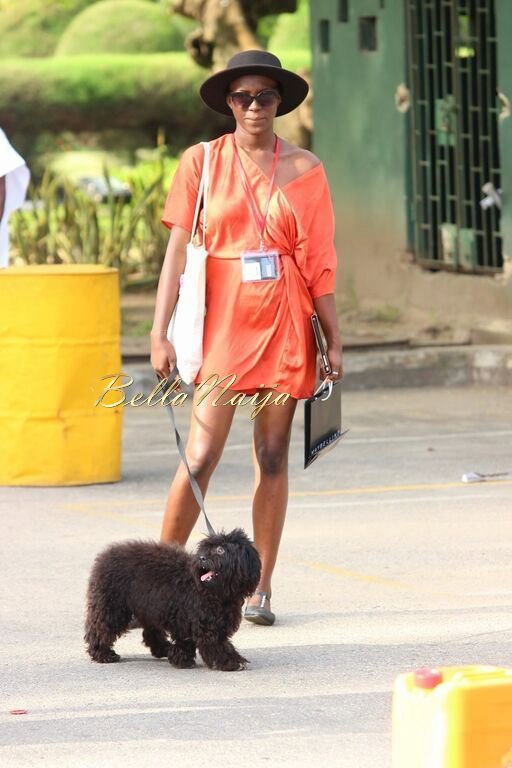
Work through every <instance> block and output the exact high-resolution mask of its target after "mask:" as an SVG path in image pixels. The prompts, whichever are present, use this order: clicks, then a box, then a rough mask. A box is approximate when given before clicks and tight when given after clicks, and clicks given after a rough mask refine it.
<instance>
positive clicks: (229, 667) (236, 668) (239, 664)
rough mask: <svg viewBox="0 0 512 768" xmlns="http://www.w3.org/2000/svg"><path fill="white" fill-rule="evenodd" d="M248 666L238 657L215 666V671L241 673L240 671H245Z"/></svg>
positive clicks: (246, 662)
mask: <svg viewBox="0 0 512 768" xmlns="http://www.w3.org/2000/svg"><path fill="white" fill-rule="evenodd" d="M248 664H249V661H248V660H247V659H244V658H243V657H242V656H240V657H239V658H236V659H227V660H225V661H223V662H222V663H219V664H216V665H215V669H218V670H219V671H220V672H242V670H244V669H247V665H248Z"/></svg>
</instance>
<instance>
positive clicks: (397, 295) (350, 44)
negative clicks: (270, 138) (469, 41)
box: [311, 0, 512, 332]
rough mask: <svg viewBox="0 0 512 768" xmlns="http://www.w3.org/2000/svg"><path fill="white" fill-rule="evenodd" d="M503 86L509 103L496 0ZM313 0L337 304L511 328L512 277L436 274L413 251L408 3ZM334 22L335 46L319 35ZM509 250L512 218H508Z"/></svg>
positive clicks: (508, 147)
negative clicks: (403, 102)
mask: <svg viewBox="0 0 512 768" xmlns="http://www.w3.org/2000/svg"><path fill="white" fill-rule="evenodd" d="M496 2H497V6H498V10H499V15H498V24H497V25H498V29H499V30H500V31H499V35H500V60H499V67H500V88H501V90H503V91H504V92H505V93H506V94H507V95H508V96H509V97H510V98H511V99H512V46H510V42H509V41H510V39H511V37H510V35H511V33H512V29H511V27H512V14H510V13H509V10H510V9H509V8H508V10H507V8H506V6H507V4H508V3H509V2H510V0H496ZM340 5H342V4H340V2H339V0H315V2H312V3H311V14H312V18H311V34H312V47H313V87H314V121H315V131H314V145H313V149H314V151H315V152H316V153H317V154H318V155H319V156H320V157H321V159H322V160H323V161H324V163H325V166H326V170H327V174H328V176H329V181H330V184H331V189H332V195H333V200H334V206H335V211H336V225H337V231H336V242H337V247H338V254H339V257H340V264H341V268H340V275H339V284H338V304H339V307H340V308H344V307H351V308H356V309H368V308H376V307H381V306H384V305H391V306H393V307H396V308H397V309H399V310H400V311H401V312H407V311H409V312H416V313H418V314H422V315H424V317H425V319H426V320H428V321H431V322H438V321H439V320H440V319H443V320H444V321H448V322H450V321H451V322H453V323H456V324H457V325H458V326H461V325H462V326H467V327H485V328H488V329H492V328H494V329H496V330H510V332H512V274H509V269H510V267H509V265H510V264H511V263H512V262H510V261H508V260H507V262H506V268H505V273H504V275H500V276H498V277H489V276H475V275H463V274H450V273H447V272H442V271H439V272H431V271H428V270H425V269H424V268H422V267H420V266H419V265H417V264H415V263H414V261H413V259H412V255H411V254H410V253H409V252H408V247H407V243H408V232H407V227H408V217H407V211H406V206H407V205H408V189H407V184H408V167H407V162H408V151H407V133H408V124H407V115H406V114H405V113H402V112H400V111H399V110H398V109H397V107H396V104H395V93H396V91H397V88H398V87H399V86H400V85H401V84H403V83H405V82H406V58H405V41H404V35H405V21H404V0H349V2H348V6H349V12H350V16H349V21H348V23H345V22H343V21H340V20H339V16H338V14H339V11H340ZM363 16H375V17H376V18H377V39H378V48H377V50H376V51H373V52H364V51H361V50H360V49H359V18H360V17H363ZM327 26H328V27H329V48H330V50H329V52H323V51H322V36H321V31H322V32H323V33H324V43H323V44H324V45H325V33H326V27H327ZM500 130H501V136H502V163H503V188H504V190H505V191H506V190H507V188H509V189H510V186H511V185H510V182H511V181H512V179H511V176H512V117H511V118H509V119H508V120H505V121H503V122H502V124H501V128H500ZM503 230H504V234H505V237H506V240H505V252H506V254H507V255H508V256H511V255H512V214H511V212H510V211H509V210H507V211H506V212H505V214H504V217H503Z"/></svg>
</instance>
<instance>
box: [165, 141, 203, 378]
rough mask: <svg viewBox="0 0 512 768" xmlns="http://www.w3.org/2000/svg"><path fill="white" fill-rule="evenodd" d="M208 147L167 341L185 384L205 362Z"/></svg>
mask: <svg viewBox="0 0 512 768" xmlns="http://www.w3.org/2000/svg"><path fill="white" fill-rule="evenodd" d="M201 143H202V145H203V147H204V160H203V172H202V174H201V181H200V184H199V191H198V193H197V202H196V210H195V213H194V222H193V224H192V232H191V233H190V241H189V243H187V261H186V264H185V271H184V273H183V274H182V275H181V277H180V289H179V294H178V301H177V303H176V307H175V309H174V312H173V315H172V317H171V322H170V323H169V328H168V330H167V338H168V339H169V341H170V342H171V344H172V345H173V347H174V349H175V350H176V365H177V368H178V371H179V374H180V377H181V379H182V381H184V382H185V384H191V383H192V382H193V381H194V379H195V377H196V375H197V372H198V371H199V369H200V367H201V365H202V363H203V327H204V314H205V285H206V263H205V262H206V257H207V256H208V253H207V251H206V248H205V239H204V238H205V229H206V208H207V203H208V185H209V178H210V145H209V143H208V142H206V141H203V142H201ZM201 200H203V201H204V202H203V233H202V243H201V245H199V246H195V245H194V243H193V239H194V235H195V232H196V228H197V221H198V218H199V209H200V207H201Z"/></svg>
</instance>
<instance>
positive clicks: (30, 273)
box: [0, 264, 122, 485]
mask: <svg viewBox="0 0 512 768" xmlns="http://www.w3.org/2000/svg"><path fill="white" fill-rule="evenodd" d="M119 332H120V307H119V280H118V273H117V270H116V269H109V268H106V267H102V266H98V265H95V264H94V265H93V264H70V265H63V264H58V265H57V264H56V265H37V266H26V267H8V268H6V269H0V485H81V484H86V483H107V482H112V481H115V480H119V478H120V466H121V433H122V406H119V407H116V408H104V407H102V406H95V405H94V402H95V401H96V400H97V399H98V398H99V397H100V395H101V393H102V392H103V389H104V387H105V384H106V382H105V381H102V380H101V379H102V377H103V376H108V375H114V374H118V373H120V371H121V355H120V333H119ZM116 394H117V395H118V397H117V399H119V393H116ZM114 399H115V398H114ZM104 402H106V403H108V402H109V400H108V399H106V400H105V401H104ZM110 402H113V397H112V396H110Z"/></svg>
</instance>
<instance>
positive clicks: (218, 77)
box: [199, 51, 309, 115]
mask: <svg viewBox="0 0 512 768" xmlns="http://www.w3.org/2000/svg"><path fill="white" fill-rule="evenodd" d="M243 75H265V76H266V77H271V78H272V80H275V81H276V83H278V85H279V91H280V93H281V103H280V104H279V107H278V109H277V112H276V114H277V115H286V114H287V113H288V112H291V111H292V109H295V108H296V107H298V106H299V104H300V103H301V102H303V101H304V99H305V98H306V96H307V94H308V91H309V85H308V83H307V81H306V80H304V78H303V77H300V75H297V74H295V72H290V71H289V70H288V69H284V68H283V67H282V65H281V62H280V61H279V59H278V58H277V56H274V54H273V53H269V52H268V51H241V52H240V53H236V54H235V55H234V56H232V57H231V59H230V60H229V61H228V63H227V67H226V69H223V70H221V71H220V72H216V73H215V74H214V75H212V76H211V77H209V78H208V80H205V81H204V83H203V84H202V86H201V88H200V89H199V93H200V96H201V98H202V100H203V101H204V102H205V104H208V106H209V107H210V109H213V110H215V112H220V113H221V114H222V115H232V114H233V113H232V111H231V109H230V108H229V106H228V104H227V102H226V97H227V95H228V93H229V84H230V83H232V82H233V80H236V79H237V78H239V77H242V76H243Z"/></svg>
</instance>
